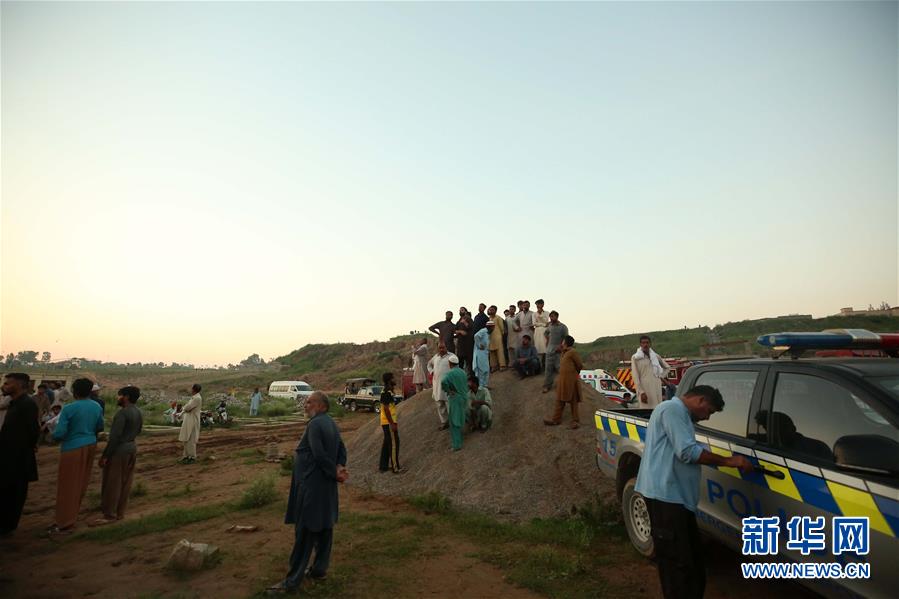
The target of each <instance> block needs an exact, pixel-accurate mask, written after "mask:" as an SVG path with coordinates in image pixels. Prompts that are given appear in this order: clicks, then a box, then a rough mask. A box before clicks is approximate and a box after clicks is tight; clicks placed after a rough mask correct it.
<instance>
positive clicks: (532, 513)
mask: <svg viewBox="0 0 899 599" xmlns="http://www.w3.org/2000/svg"><path fill="white" fill-rule="evenodd" d="M542 381H543V377H542V376H541V377H529V378H526V379H524V380H519V378H518V376H517V375H516V374H514V373H513V372H512V371H505V372H500V373H495V374H493V375H492V376H491V377H490V393H491V396H492V398H493V413H494V416H493V426H492V427H491V429H490V430H489V431H487V432H485V433H480V432H466V434H465V438H464V441H463V448H462V451H458V452H454V451H451V449H450V436H449V431H448V430H446V431H438V430H437V429H438V427H439V425H440V421H439V419H438V416H437V407H436V406H437V404H436V402H435V401H434V399H433V397H432V393H431V391H430V390H425V391H422V392H421V393H419V394H417V395H415V396H413V397H410V398H409V399H407V400H406V401H404V402H402V403H400V405H399V406H397V421H398V423H399V426H398V429H399V436H400V464H401V465H402V466H403V467H404V468H408V470H409V471H408V472H407V473H406V474H403V475H399V476H394V475H390V474H387V475H385V474H380V473H379V472H378V458H379V455H380V448H381V442H382V438H383V433H382V430H381V427H380V424H379V423H378V421H377V420H376V419H374V418H373V419H372V420H371V421H370V422H367V423H366V424H364V425H362V426H361V427H360V428H359V430H358V432H357V434H355V435H353V438H352V440H351V441H349V443H348V446H347V447H348V454H349V467H350V470H352V471H354V472H357V473H359V474H358V476H356V477H354V479H353V481H352V483H351V484H352V485H361V486H363V487H367V488H371V489H372V490H374V491H375V492H376V493H385V494H391V495H404V496H405V495H415V494H420V493H426V492H429V491H437V492H439V493H442V494H443V495H446V496H447V497H450V498H452V501H453V502H454V503H455V504H457V505H461V506H466V507H474V508H477V509H480V510H482V511H487V512H491V513H494V514H497V515H502V516H508V517H509V518H512V519H530V518H534V517H547V516H556V515H565V514H569V513H572V512H573V511H576V510H577V509H578V508H580V507H581V506H583V505H585V504H589V503H591V502H592V501H594V499H595V498H596V496H599V497H600V498H601V499H603V500H606V501H612V500H613V495H614V484H613V482H612V481H610V480H609V479H607V478H606V477H604V476H602V475H601V473H600V472H599V470H598V469H597V467H596V462H595V456H596V427H595V424H594V423H593V413H594V411H595V410H597V409H599V408H602V407H614V405H615V404H613V402H611V401H609V400H608V399H606V398H605V397H603V396H602V395H600V394H599V393H597V392H596V391H594V390H593V389H590V388H588V387H586V386H585V387H584V395H585V397H586V401H584V402H582V403H581V406H580V420H581V427H580V428H579V429H576V430H570V429H568V428H567V424H568V423H569V422H570V413H569V412H566V413H565V414H564V415H563V424H562V425H560V426H546V425H544V424H543V419H544V418H546V417H549V416H550V415H551V414H552V409H553V404H554V394H553V393H552V392H550V393H541V386H542Z"/></svg>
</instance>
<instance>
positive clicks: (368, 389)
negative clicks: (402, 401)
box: [340, 378, 384, 414]
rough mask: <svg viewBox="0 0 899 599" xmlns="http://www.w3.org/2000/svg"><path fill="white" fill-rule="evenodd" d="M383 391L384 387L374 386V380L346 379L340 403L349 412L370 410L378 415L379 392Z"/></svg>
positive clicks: (379, 406)
mask: <svg viewBox="0 0 899 599" xmlns="http://www.w3.org/2000/svg"><path fill="white" fill-rule="evenodd" d="M383 389H384V386H383V385H378V384H376V383H375V380H374V379H370V378H355V379H347V381H346V388H345V391H344V395H343V398H341V401H340V403H341V405H343V407H344V408H346V409H347V410H349V411H350V412H355V411H356V410H371V411H372V412H375V413H376V414H379V413H380V412H381V391H382V390H383Z"/></svg>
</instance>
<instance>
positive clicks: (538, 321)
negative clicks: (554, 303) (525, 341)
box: [533, 299, 549, 369]
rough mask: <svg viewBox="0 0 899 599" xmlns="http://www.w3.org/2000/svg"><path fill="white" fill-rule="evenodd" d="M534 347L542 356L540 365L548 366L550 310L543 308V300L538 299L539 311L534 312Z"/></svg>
mask: <svg viewBox="0 0 899 599" xmlns="http://www.w3.org/2000/svg"><path fill="white" fill-rule="evenodd" d="M533 319H534V348H535V349H536V350H537V354H538V355H539V356H540V365H541V366H542V367H543V368H544V369H545V368H546V337H545V336H544V333H545V332H546V327H547V326H548V325H549V312H547V311H546V310H544V309H543V300H542V299H538V300H537V311H536V312H534V316H533Z"/></svg>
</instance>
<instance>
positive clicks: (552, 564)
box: [404, 492, 636, 598]
mask: <svg viewBox="0 0 899 599" xmlns="http://www.w3.org/2000/svg"><path fill="white" fill-rule="evenodd" d="M409 503H411V504H412V505H413V506H415V507H417V508H418V509H420V510H422V511H424V512H425V513H428V514H433V515H436V519H435V518H430V519H428V522H431V523H434V525H435V526H434V528H435V530H436V532H431V533H428V536H431V535H441V534H443V535H445V534H447V533H450V534H454V535H459V536H462V537H465V538H468V539H469V540H471V541H473V542H474V544H475V545H476V546H477V547H478V552H477V553H476V556H477V557H478V558H479V559H481V560H483V561H486V562H488V563H491V564H493V565H495V566H497V567H499V568H501V569H502V570H504V571H505V572H506V575H507V577H508V579H509V581H510V582H513V583H514V584H517V585H520V586H522V587H525V588H528V589H531V590H533V591H536V592H538V593H541V594H544V595H547V596H549V597H563V598H567V597H592V596H596V595H597V593H600V594H611V595H621V594H622V593H624V594H625V595H626V594H627V592H628V589H623V588H617V587H616V586H615V585H613V584H612V583H611V580H610V579H609V578H607V577H606V575H604V574H603V567H608V566H609V565H610V562H609V559H608V558H609V556H612V557H615V558H621V557H622V556H625V557H626V558H627V559H631V558H632V557H633V558H634V559H636V554H635V552H634V551H633V549H631V548H630V544H629V542H628V540H627V533H626V532H625V530H624V526H623V523H622V522H621V519H620V516H619V515H618V509H617V507H616V506H612V505H606V504H603V503H602V502H600V501H599V500H598V498H597V499H596V500H595V501H594V502H593V503H592V504H590V505H588V506H584V507H583V508H581V509H579V510H578V511H577V513H576V514H575V515H573V516H570V517H554V518H535V519H533V520H531V521H529V522H522V523H515V522H504V521H500V520H497V519H496V518H494V517H492V516H490V515H487V514H483V513H481V512H477V511H474V510H466V509H461V508H455V507H453V506H452V504H451V503H450V502H449V500H448V499H447V498H446V497H444V496H442V495H440V494H439V493H433V492H432V493H428V494H425V495H420V496H416V497H412V498H410V500H409ZM404 522H408V521H407V520H405V521H404ZM419 529H420V530H422V529H423V527H422V526H419ZM441 529H442V530H443V531H444V532H442V533H441V532H440V531H441Z"/></svg>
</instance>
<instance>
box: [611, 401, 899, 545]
mask: <svg viewBox="0 0 899 599" xmlns="http://www.w3.org/2000/svg"><path fill="white" fill-rule="evenodd" d="M594 420H595V421H596V428H597V429H599V430H604V431H606V432H607V433H611V434H613V435H618V436H619V437H625V438H627V439H630V440H631V441H636V442H639V443H642V442H645V441H646V425H645V421H644V422H642V423H641V421H638V420H636V419H634V418H632V417H630V416H625V415H624V414H618V413H615V412H606V411H603V410H600V411H598V412H596V414H595V415H594ZM696 440H697V441H698V442H699V444H700V445H702V446H703V447H705V448H706V449H708V450H709V451H711V452H713V453H716V454H718V455H723V456H731V455H733V454H734V453H740V454H742V455H744V456H746V457H748V458H749V459H750V461H752V462H753V463H754V464H757V465H759V466H763V467H764V468H765V469H767V470H775V471H778V472H781V473H783V475H784V478H783V479H779V478H774V477H772V476H765V475H764V474H761V473H759V472H750V473H748V474H743V473H741V472H740V471H739V470H737V469H736V468H728V467H723V466H722V467H718V468H717V469H718V470H719V471H721V472H722V473H724V474H727V475H729V476H733V477H735V478H740V479H742V480H744V481H746V482H749V483H752V484H754V485H758V486H761V487H765V488H767V489H770V490H771V491H774V492H775V493H779V494H780V495H784V496H786V497H789V498H791V499H794V500H796V501H800V502H802V503H805V504H808V505H811V506H814V507H816V508H818V509H820V510H822V511H825V512H831V513H833V514H836V515H837V516H867V517H868V520H869V522H870V526H871V528H872V529H874V530H876V531H879V532H882V533H883V534H885V535H888V536H890V537H894V538H895V537H899V490H897V489H894V488H892V487H887V486H884V485H880V484H877V483H873V482H868V481H865V480H863V479H860V478H858V477H855V476H849V475H847V474H844V473H842V472H834V471H831V470H826V469H822V468H818V467H817V466H812V465H810V464H806V463H804V462H796V461H794V460H787V459H784V458H783V457H781V456H779V455H775V454H770V453H767V452H764V451H756V450H753V449H750V448H748V447H741V446H738V445H735V444H733V443H729V442H728V441H724V440H722V439H715V438H713V437H708V436H706V435H700V434H697V435H696ZM708 467H709V468H715V466H708Z"/></svg>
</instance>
